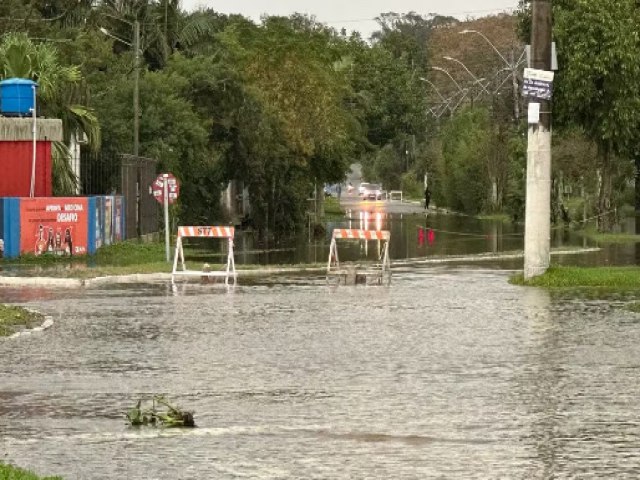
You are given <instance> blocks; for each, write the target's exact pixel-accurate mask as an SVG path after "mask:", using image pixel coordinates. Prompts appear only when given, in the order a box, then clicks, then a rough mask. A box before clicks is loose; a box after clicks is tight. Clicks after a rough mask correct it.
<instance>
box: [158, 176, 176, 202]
mask: <svg viewBox="0 0 640 480" xmlns="http://www.w3.org/2000/svg"><path fill="white" fill-rule="evenodd" d="M165 175H166V176H167V178H166V180H167V186H168V189H169V192H168V194H169V205H171V204H172V203H175V202H176V200H178V196H179V195H180V183H179V182H178V179H177V178H176V177H174V176H173V174H171V173H161V174H160V175H158V178H156V179H155V181H154V182H153V183H152V184H151V194H152V195H153V198H155V199H156V200H157V201H158V203H163V202H164V198H163V197H164V181H165Z"/></svg>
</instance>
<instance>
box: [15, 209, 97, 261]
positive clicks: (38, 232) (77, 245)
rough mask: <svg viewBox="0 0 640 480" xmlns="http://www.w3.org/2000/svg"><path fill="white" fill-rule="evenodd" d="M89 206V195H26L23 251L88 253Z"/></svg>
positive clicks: (23, 211)
mask: <svg viewBox="0 0 640 480" xmlns="http://www.w3.org/2000/svg"><path fill="white" fill-rule="evenodd" d="M87 207H88V201H87V199H86V198H73V197H71V198H22V199H21V200H20V253H33V254H35V255H43V254H50V255H84V254H86V253H87V231H88V228H89V226H88V224H89V216H88V212H87Z"/></svg>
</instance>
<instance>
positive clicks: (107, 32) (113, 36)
mask: <svg viewBox="0 0 640 480" xmlns="http://www.w3.org/2000/svg"><path fill="white" fill-rule="evenodd" d="M99 30H100V32H102V34H103V35H106V36H107V37H111V38H113V39H114V40H117V41H118V42H120V43H124V44H125V45H127V46H129V47H133V44H131V43H130V42H127V41H126V40H124V39H123V38H120V37H118V36H117V35H114V34H113V33H111V32H109V30H107V29H106V28H104V27H100V29H99Z"/></svg>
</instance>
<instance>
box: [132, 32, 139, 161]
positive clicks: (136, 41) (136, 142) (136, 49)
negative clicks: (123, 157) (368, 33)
mask: <svg viewBox="0 0 640 480" xmlns="http://www.w3.org/2000/svg"><path fill="white" fill-rule="evenodd" d="M133 50H134V52H135V54H134V59H135V60H134V61H135V65H134V75H135V76H134V84H133V155H134V156H136V157H137V156H138V154H139V153H140V22H138V20H136V21H135V22H134V24H133Z"/></svg>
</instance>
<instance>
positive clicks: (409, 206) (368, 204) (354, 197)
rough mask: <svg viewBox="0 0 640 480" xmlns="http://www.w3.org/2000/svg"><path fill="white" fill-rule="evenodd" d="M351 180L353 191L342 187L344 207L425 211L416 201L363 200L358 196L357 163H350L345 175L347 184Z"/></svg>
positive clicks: (358, 165) (369, 209) (403, 211)
mask: <svg viewBox="0 0 640 480" xmlns="http://www.w3.org/2000/svg"><path fill="white" fill-rule="evenodd" d="M349 182H351V185H353V193H352V194H351V195H349V194H348V192H347V188H343V189H342V195H341V197H340V205H341V206H342V208H344V209H352V210H366V211H370V212H372V211H373V212H385V213H403V214H404V213H407V214H411V213H425V210H424V208H423V207H422V205H420V204H419V203H418V202H407V201H405V202H402V203H401V202H400V200H393V201H388V200H363V199H362V198H360V197H359V196H358V187H359V186H360V183H361V182H362V167H361V166H360V164H359V163H354V164H352V165H351V172H350V173H349V174H348V175H347V185H348V184H349Z"/></svg>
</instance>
